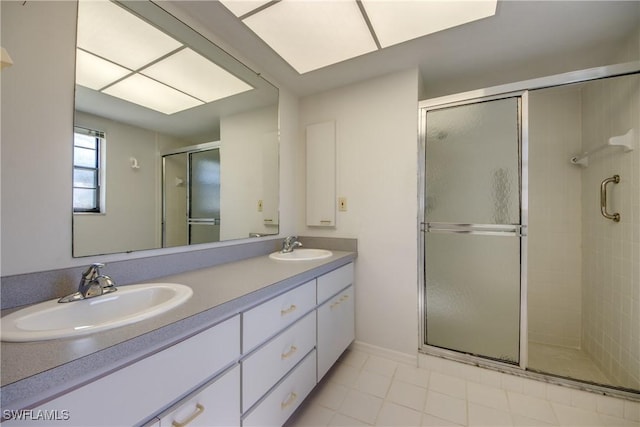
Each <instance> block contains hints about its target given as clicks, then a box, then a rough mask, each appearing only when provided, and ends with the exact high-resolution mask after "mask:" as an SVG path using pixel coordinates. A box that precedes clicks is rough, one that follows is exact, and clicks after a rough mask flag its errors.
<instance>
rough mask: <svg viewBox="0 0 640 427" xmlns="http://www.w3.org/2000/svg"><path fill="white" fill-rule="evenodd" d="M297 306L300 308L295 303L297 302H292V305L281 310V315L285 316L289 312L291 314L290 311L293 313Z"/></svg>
mask: <svg viewBox="0 0 640 427" xmlns="http://www.w3.org/2000/svg"><path fill="white" fill-rule="evenodd" d="M297 308H298V307H296V305H295V304H291V307H289V308H285V309H283V310H280V315H281V316H285V315H287V314H289V313H293V312H294V311H296V309H297Z"/></svg>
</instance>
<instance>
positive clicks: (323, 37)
mask: <svg viewBox="0 0 640 427" xmlns="http://www.w3.org/2000/svg"><path fill="white" fill-rule="evenodd" d="M243 22H244V23H245V24H246V25H247V26H248V27H249V28H251V29H252V30H253V32H255V33H256V34H257V35H258V37H260V38H261V39H262V40H264V41H265V42H266V43H267V44H268V45H269V46H270V47H271V48H272V49H273V50H275V51H276V52H277V53H278V54H279V55H280V56H281V57H282V58H283V59H284V60H285V61H287V62H288V63H289V64H290V65H291V66H292V67H293V68H294V69H296V71H298V72H299V73H301V74H302V73H306V72H308V71H311V70H315V69H318V68H322V67H324V66H327V65H331V64H335V63H338V62H341V61H344V60H346V59H350V58H353V57H356V56H359V55H363V54H365V53H368V52H372V51H374V50H376V45H375V42H374V40H373V38H372V37H371V34H370V32H369V29H368V27H367V24H366V22H365V20H364V18H363V16H362V14H361V13H360V10H359V8H358V5H357V3H356V2H355V1H308V0H297V1H296V0H289V1H286V0H284V1H281V2H279V3H276V4H274V5H273V6H270V7H268V8H266V9H264V10H262V11H260V12H259V13H256V14H254V15H251V16H249V17H248V18H246V19H244V21H243Z"/></svg>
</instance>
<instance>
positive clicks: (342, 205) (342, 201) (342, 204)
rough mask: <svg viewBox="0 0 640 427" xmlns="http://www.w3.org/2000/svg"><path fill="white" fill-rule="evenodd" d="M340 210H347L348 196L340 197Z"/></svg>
mask: <svg viewBox="0 0 640 427" xmlns="http://www.w3.org/2000/svg"><path fill="white" fill-rule="evenodd" d="M338 210H339V211H340V212H346V211H347V198H346V197H338Z"/></svg>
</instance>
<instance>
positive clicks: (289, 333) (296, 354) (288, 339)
mask: <svg viewBox="0 0 640 427" xmlns="http://www.w3.org/2000/svg"><path fill="white" fill-rule="evenodd" d="M315 345H316V312H315V311H313V312H311V313H309V314H308V315H306V316H305V317H304V318H302V319H301V320H299V321H298V322H296V323H295V324H294V325H293V326H291V327H290V328H289V329H287V330H286V331H284V332H283V333H282V334H280V335H278V336H277V337H275V338H274V339H273V340H271V341H270V342H269V343H268V344H267V345H265V346H264V347H262V348H261V349H260V350H258V351H256V352H255V353H254V354H252V355H251V356H250V357H248V358H247V359H246V360H244V361H243V362H242V410H243V411H246V410H248V409H249V408H250V407H251V406H252V405H253V404H254V403H256V402H257V401H258V399H260V398H261V397H262V396H263V395H264V394H265V393H266V392H267V391H269V389H270V388H271V387H273V385H274V384H276V383H277V382H278V381H280V378H282V377H284V376H285V375H286V373H287V372H289V371H290V370H291V368H293V367H294V366H296V364H297V363H298V362H299V361H300V360H302V358H303V357H304V356H305V355H306V354H307V353H309V351H311V349H312V348H313V347H314V346H315Z"/></svg>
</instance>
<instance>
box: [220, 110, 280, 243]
mask: <svg viewBox="0 0 640 427" xmlns="http://www.w3.org/2000/svg"><path fill="white" fill-rule="evenodd" d="M277 117H278V111H277V109H276V107H275V106H272V107H266V108H261V109H258V110H254V111H248V112H244V113H240V114H235V115H233V116H227V117H222V118H221V119H220V181H221V182H222V183H223V185H222V187H221V190H220V215H221V221H222V224H221V226H220V238H221V239H222V240H227V239H237V238H239V237H249V233H274V232H277V231H278V229H277V227H276V225H277V221H274V222H273V223H272V224H275V225H265V223H264V221H263V219H264V216H263V214H264V213H265V210H264V208H267V209H268V208H270V207H272V206H273V205H277V203H278V201H277V198H278V196H277V193H275V194H272V192H273V190H274V188H275V185H274V180H275V178H274V177H273V176H271V175H273V174H274V173H271V172H273V169H272V170H270V171H266V169H267V167H273V166H276V165H273V164H272V163H275V162H272V161H271V158H272V156H268V158H265V154H270V153H268V150H277V149H278V147H277V144H276V143H274V142H276V141H277V133H278V129H276V128H275V126H276V123H277ZM265 162H266V163H265ZM267 177H268V179H265V178H267ZM258 200H262V201H263V211H262V212H260V211H258ZM274 213H276V214H277V209H276V210H275V212H274ZM268 216H271V218H269V219H273V220H277V218H274V217H273V215H268Z"/></svg>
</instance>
